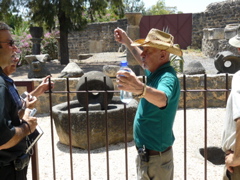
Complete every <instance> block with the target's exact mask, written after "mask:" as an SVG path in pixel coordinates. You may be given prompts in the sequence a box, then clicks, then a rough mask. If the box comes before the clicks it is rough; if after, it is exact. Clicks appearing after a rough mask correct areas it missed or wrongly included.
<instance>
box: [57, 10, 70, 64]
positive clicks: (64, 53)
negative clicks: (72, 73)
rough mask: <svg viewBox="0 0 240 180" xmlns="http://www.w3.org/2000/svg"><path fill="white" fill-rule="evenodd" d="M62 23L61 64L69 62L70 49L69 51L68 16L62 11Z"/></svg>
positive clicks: (60, 20)
mask: <svg viewBox="0 0 240 180" xmlns="http://www.w3.org/2000/svg"><path fill="white" fill-rule="evenodd" d="M59 24H60V57H61V60H60V62H61V64H62V65H63V64H68V63H69V51H68V28H67V24H68V18H66V16H65V13H61V16H60V17H59Z"/></svg>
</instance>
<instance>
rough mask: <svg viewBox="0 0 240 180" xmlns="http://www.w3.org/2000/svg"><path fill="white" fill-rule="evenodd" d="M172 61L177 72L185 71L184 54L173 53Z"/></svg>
mask: <svg viewBox="0 0 240 180" xmlns="http://www.w3.org/2000/svg"><path fill="white" fill-rule="evenodd" d="M170 63H171V66H172V67H173V68H174V69H175V71H176V72H181V73H182V72H183V64H184V59H183V57H182V56H177V55H174V54H172V55H171V56H170Z"/></svg>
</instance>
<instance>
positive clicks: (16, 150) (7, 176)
mask: <svg viewBox="0 0 240 180" xmlns="http://www.w3.org/2000/svg"><path fill="white" fill-rule="evenodd" d="M16 51H17V47H16V46H15V45H14V41H13V39H12V36H11V33H10V28H9V26H8V25H7V24H5V23H3V22H0V177H1V180H26V179H27V178H26V173H27V166H26V167H25V168H23V169H21V170H16V169H15V165H14V161H15V160H16V159H17V158H19V157H21V156H22V155H24V154H25V151H26V148H27V143H26V136H27V135H29V134H30V133H31V132H33V131H34V130H35V128H36V126H37V118H36V117H30V116H29V113H30V111H29V110H27V109H26V110H25V112H24V115H23V118H22V119H20V118H19V116H18V110H19V109H18V105H17V104H16V102H15V101H14V99H13V96H12V94H13V93H15V92H14V91H16V89H15V88H12V87H14V83H13V82H9V81H7V78H6V77H7V76H6V75H5V74H4V73H3V69H4V68H5V67H7V66H8V65H9V64H10V63H11V62H12V56H14V55H15V53H16ZM36 100H37V99H36V98H32V99H31V100H30V99H29V97H28V98H26V104H27V107H28V105H29V104H34V103H35V102H36Z"/></svg>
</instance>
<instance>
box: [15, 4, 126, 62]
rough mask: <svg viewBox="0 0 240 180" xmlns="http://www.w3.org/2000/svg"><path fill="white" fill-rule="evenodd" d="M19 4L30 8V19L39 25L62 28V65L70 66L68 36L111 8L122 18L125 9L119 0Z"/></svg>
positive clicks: (48, 27)
mask: <svg viewBox="0 0 240 180" xmlns="http://www.w3.org/2000/svg"><path fill="white" fill-rule="evenodd" d="M17 2H18V5H20V6H22V7H27V8H28V9H29V10H28V12H29V13H28V17H29V18H30V19H31V21H32V22H34V23H38V26H45V27H46V28H47V29H48V30H52V29H55V28H56V27H57V26H59V30H60V53H61V64H67V63H69V52H68V33H69V32H70V31H72V30H81V29H83V28H84V27H85V25H86V24H87V22H94V21H95V19H96V18H95V17H96V16H99V17H101V16H102V15H106V11H107V8H108V7H111V11H112V12H113V13H114V14H116V15H117V16H119V17H123V15H124V8H123V3H122V1H120V0H18V1H17Z"/></svg>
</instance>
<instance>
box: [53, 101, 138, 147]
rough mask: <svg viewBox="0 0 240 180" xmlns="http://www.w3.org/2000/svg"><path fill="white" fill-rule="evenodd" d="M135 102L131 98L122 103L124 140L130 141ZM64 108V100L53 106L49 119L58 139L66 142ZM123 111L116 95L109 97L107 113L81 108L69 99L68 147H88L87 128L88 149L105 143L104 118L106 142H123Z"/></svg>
mask: <svg viewBox="0 0 240 180" xmlns="http://www.w3.org/2000/svg"><path fill="white" fill-rule="evenodd" d="M137 104H138V102H137V101H136V100H134V99H133V100H132V101H131V102H130V103H129V104H127V105H126V113H127V141H132V140H133V121H134V116H135V113H136V109H137ZM67 107H68V104H67V103H61V104H58V105H55V106H53V119H54V123H55V127H56V130H57V134H58V136H59V141H60V142H61V143H63V144H66V145H69V144H70V143H69V142H70V141H69V120H68V109H67ZM124 112H125V110H124V104H123V103H122V102H121V101H120V99H119V97H113V99H112V101H111V103H110V104H108V109H107V113H105V110H90V111H86V109H85V108H84V107H81V105H80V104H79V102H78V100H74V101H70V118H71V132H72V146H73V147H79V148H81V149H88V134H87V133H88V128H89V137H90V139H89V142H90V147H89V149H96V148H100V147H104V146H106V119H107V125H108V126H107V127H108V144H116V143H119V142H124V141H125V121H124V119H125V115H124V114H125V113H124ZM87 117H88V119H89V123H88V121H87ZM88 124H89V127H88Z"/></svg>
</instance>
